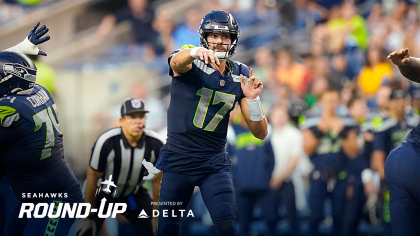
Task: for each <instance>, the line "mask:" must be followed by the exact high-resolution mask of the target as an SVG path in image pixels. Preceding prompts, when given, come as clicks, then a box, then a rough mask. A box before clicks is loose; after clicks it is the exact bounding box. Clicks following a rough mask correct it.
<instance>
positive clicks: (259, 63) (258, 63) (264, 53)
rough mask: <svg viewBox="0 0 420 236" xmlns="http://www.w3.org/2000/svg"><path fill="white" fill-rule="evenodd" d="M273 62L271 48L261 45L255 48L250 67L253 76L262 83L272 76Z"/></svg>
mask: <svg viewBox="0 0 420 236" xmlns="http://www.w3.org/2000/svg"><path fill="white" fill-rule="evenodd" d="M274 63H275V59H274V57H273V53H272V52H271V50H270V49H269V48H268V47H266V46H261V47H258V48H257V50H255V54H254V65H253V66H251V67H252V70H253V72H254V74H255V76H257V77H258V78H260V80H261V81H262V82H263V83H264V82H265V81H267V80H269V78H272V76H273V75H272V73H273V66H274Z"/></svg>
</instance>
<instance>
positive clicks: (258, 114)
mask: <svg viewBox="0 0 420 236" xmlns="http://www.w3.org/2000/svg"><path fill="white" fill-rule="evenodd" d="M246 103H247V104H248V110H249V117H250V118H251V120H252V121H260V120H262V119H264V117H265V115H264V112H263V110H262V107H261V102H260V96H257V97H256V98H254V99H248V98H247V99H246Z"/></svg>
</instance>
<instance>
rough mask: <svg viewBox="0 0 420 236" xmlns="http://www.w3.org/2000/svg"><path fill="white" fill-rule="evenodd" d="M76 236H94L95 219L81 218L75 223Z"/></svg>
mask: <svg viewBox="0 0 420 236" xmlns="http://www.w3.org/2000/svg"><path fill="white" fill-rule="evenodd" d="M76 235H77V236H95V235H96V223H95V219H89V218H83V219H80V220H79V222H77V225H76Z"/></svg>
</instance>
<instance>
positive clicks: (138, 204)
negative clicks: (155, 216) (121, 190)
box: [95, 190, 153, 236]
mask: <svg viewBox="0 0 420 236" xmlns="http://www.w3.org/2000/svg"><path fill="white" fill-rule="evenodd" d="M104 197H105V198H106V199H107V201H106V207H105V208H104V211H103V212H104V214H105V213H106V212H107V211H108V206H109V203H126V204H127V210H126V211H125V212H124V213H123V215H124V216H125V218H126V219H127V220H128V221H129V222H130V223H131V225H132V226H133V228H134V229H135V231H136V234H135V235H136V236H153V230H152V213H153V212H152V211H153V207H152V204H151V202H152V199H151V198H150V195H149V194H147V193H144V192H143V191H141V190H140V191H139V192H138V193H136V194H134V195H133V197H134V200H135V204H133V203H132V202H129V200H128V198H127V197H121V198H112V197H111V196H110V195H106V194H104V193H103V192H101V193H99V194H98V196H96V208H97V209H99V206H100V204H101V200H102V199H103V198H104ZM143 210H144V211H145V213H146V214H147V216H148V217H147V218H146V217H145V218H139V215H140V213H141V212H142V211H143ZM104 220H105V219H104V218H98V217H97V218H95V222H96V228H97V229H98V231H97V232H98V233H99V229H100V228H101V226H102V224H103V222H104Z"/></svg>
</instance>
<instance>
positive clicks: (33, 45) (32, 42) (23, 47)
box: [6, 22, 50, 56]
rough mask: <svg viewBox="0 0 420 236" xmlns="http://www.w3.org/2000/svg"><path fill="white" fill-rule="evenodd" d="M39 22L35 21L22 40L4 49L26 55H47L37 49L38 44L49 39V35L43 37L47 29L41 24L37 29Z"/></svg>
mask: <svg viewBox="0 0 420 236" xmlns="http://www.w3.org/2000/svg"><path fill="white" fill-rule="evenodd" d="M38 26H39V22H37V23H36V24H35V26H34V28H32V30H31V31H30V32H29V35H28V37H26V38H25V39H24V40H23V41H22V42H20V43H18V44H17V45H16V46H13V47H11V48H8V49H6V51H13V52H20V53H24V54H27V55H41V56H47V54H46V53H45V52H44V51H42V50H39V49H38V45H39V44H41V43H44V42H46V41H48V40H50V36H49V35H47V36H45V37H43V36H44V35H45V34H46V33H47V32H48V31H49V29H48V28H47V27H46V26H45V25H43V26H42V27H41V28H40V29H38V30H37V28H38Z"/></svg>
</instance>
